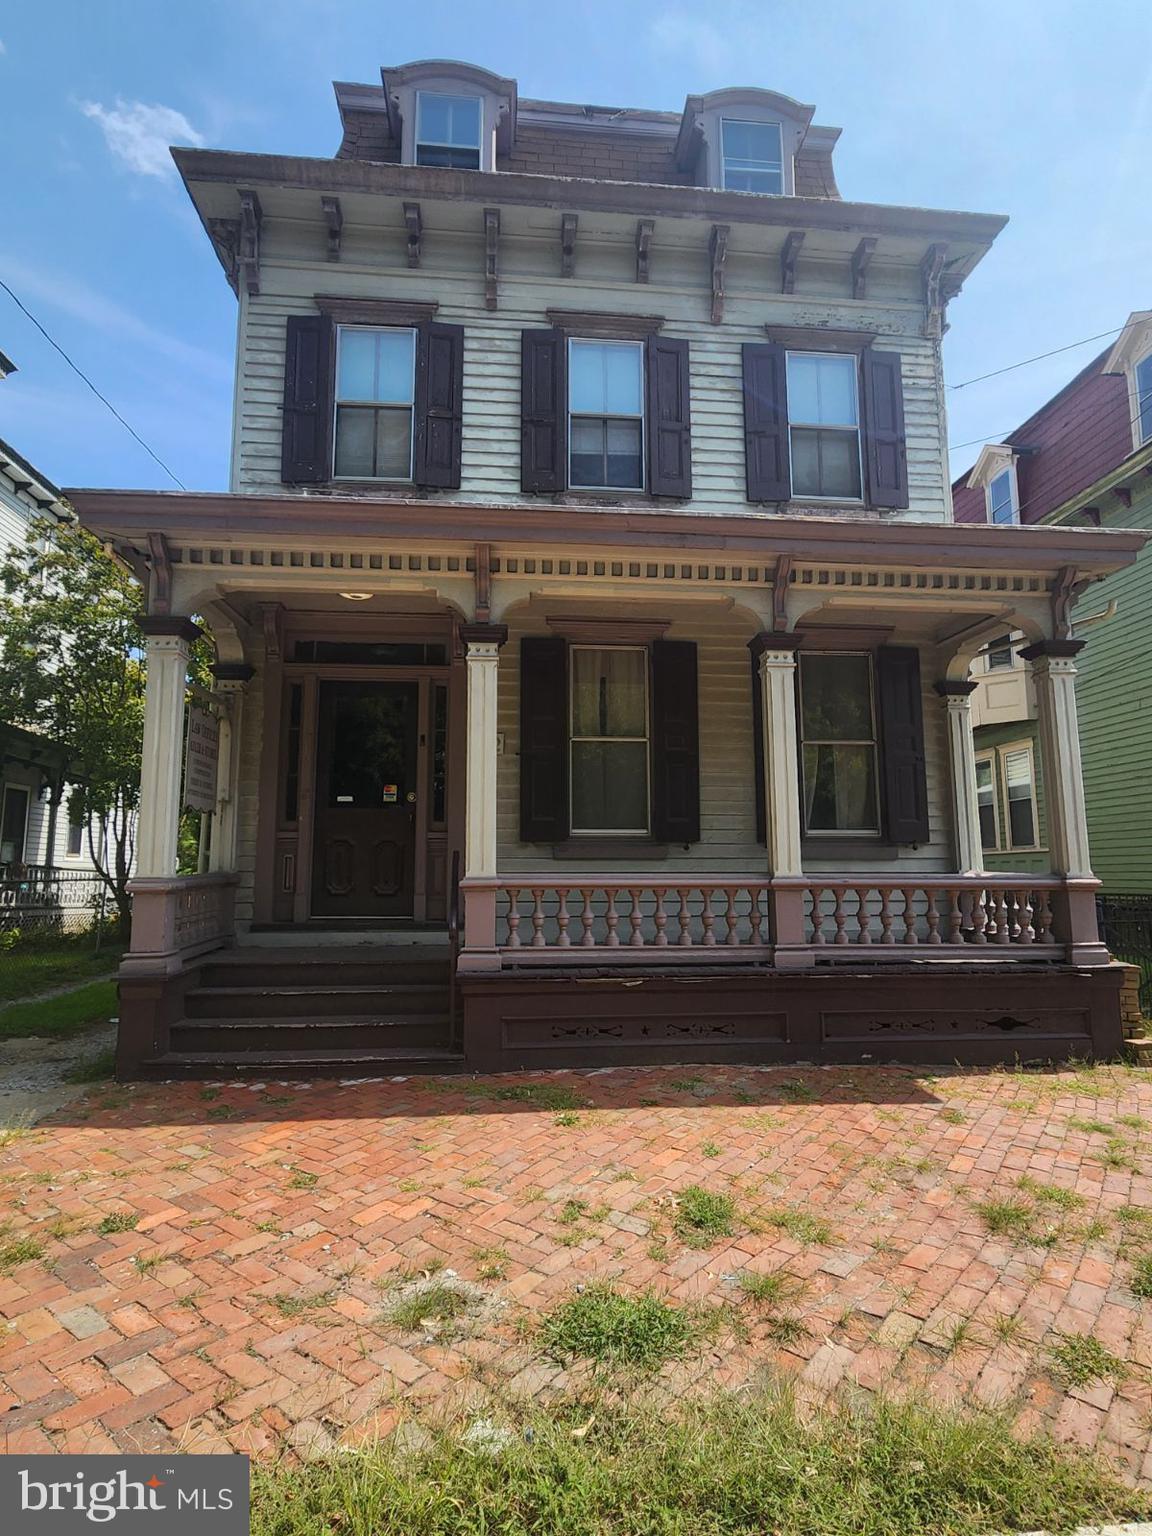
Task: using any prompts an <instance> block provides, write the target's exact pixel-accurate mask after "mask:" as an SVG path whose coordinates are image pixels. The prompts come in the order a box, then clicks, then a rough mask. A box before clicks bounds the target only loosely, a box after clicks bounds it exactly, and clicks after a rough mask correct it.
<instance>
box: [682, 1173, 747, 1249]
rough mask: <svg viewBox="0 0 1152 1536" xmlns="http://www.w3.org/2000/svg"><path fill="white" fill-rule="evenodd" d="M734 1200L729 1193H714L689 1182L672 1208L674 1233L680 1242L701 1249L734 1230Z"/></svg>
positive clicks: (727, 1235) (730, 1235)
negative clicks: (674, 1218)
mask: <svg viewBox="0 0 1152 1536" xmlns="http://www.w3.org/2000/svg"><path fill="white" fill-rule="evenodd" d="M735 1223H736V1202H735V1201H734V1200H733V1199H732V1197H731V1195H717V1194H714V1193H713V1192H712V1191H711V1190H707V1189H701V1188H700V1186H699V1184H689V1185H688V1188H687V1189H684V1190H681V1192H680V1196H679V1204H678V1205H677V1207H676V1233H677V1236H678V1237H679V1238H680V1239H681V1241H683V1242H685V1243H688V1244H690V1245H691V1246H692V1247H696V1248H703V1247H706V1246H707V1245H708V1244H709V1243H714V1242H716V1240H717V1239H718V1238H721V1237H732V1236H733V1234H734V1233H735V1231H736V1226H735Z"/></svg>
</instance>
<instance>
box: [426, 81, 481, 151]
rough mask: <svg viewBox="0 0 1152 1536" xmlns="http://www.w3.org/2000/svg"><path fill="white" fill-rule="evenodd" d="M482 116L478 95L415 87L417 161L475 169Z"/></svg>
mask: <svg viewBox="0 0 1152 1536" xmlns="http://www.w3.org/2000/svg"><path fill="white" fill-rule="evenodd" d="M481 116H482V112H481V101H480V98H479V96H447V95H441V93H440V92H439V91H417V93H416V164H417V165H446V166H449V167H450V168H451V169H452V170H456V171H478V170H479V169H480V119H481Z"/></svg>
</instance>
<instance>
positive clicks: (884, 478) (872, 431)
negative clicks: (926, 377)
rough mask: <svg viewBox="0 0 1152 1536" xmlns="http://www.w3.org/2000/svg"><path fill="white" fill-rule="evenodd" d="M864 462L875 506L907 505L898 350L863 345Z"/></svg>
mask: <svg viewBox="0 0 1152 1536" xmlns="http://www.w3.org/2000/svg"><path fill="white" fill-rule="evenodd" d="M860 361H861V370H862V372H863V374H864V462H865V464H866V466H867V469H868V500H869V503H870V504H871V505H872V506H874V507H906V506H907V505H908V448H907V444H906V442H905V439H904V380H903V377H902V375H901V372H900V354H899V352H874V351H873V350H872V348H871V347H865V348H864V352H863V355H862V357H861V360H860Z"/></svg>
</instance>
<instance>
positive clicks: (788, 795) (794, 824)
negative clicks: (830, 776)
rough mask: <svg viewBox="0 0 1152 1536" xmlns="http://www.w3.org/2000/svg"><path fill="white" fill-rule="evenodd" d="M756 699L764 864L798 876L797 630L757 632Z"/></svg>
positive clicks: (775, 871)
mask: <svg viewBox="0 0 1152 1536" xmlns="http://www.w3.org/2000/svg"><path fill="white" fill-rule="evenodd" d="M752 644H753V647H754V648H755V652H756V654H757V655H758V656H759V669H760V698H761V703H762V706H763V717H764V806H765V811H766V820H767V824H768V868H769V871H770V872H771V873H772V874H773V875H801V874H803V872H804V869H803V863H802V860H801V856H800V757H799V750H798V746H797V738H796V646H797V645H798V644H799V641H798V639H797V637H796V636H795V635H773V634H762V635H757V637H756V639H755V640H754V641H753V642H752Z"/></svg>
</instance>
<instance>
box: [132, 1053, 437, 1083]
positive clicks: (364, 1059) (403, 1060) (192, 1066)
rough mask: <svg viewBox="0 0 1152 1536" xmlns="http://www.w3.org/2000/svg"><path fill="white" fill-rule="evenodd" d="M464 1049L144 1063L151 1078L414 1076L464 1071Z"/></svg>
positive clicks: (195, 1056) (166, 1058)
mask: <svg viewBox="0 0 1152 1536" xmlns="http://www.w3.org/2000/svg"><path fill="white" fill-rule="evenodd" d="M464 1070H465V1066H464V1057H463V1055H462V1054H461V1053H460V1052H458V1051H450V1050H447V1049H439V1048H435V1047H430V1048H428V1049H426V1050H419V1051H417V1050H408V1049H405V1048H403V1047H392V1046H377V1047H374V1048H373V1049H366V1050H340V1051H331V1050H302V1051H294V1050H275V1049H268V1050H260V1051H191V1050H189V1051H168V1052H167V1053H166V1054H165V1055H163V1056H157V1057H154V1058H153V1060H151V1061H149V1062H146V1063H144V1065H143V1066H142V1067H141V1075H142V1076H145V1077H150V1078H170V1077H192V1078H197V1077H212V1076H213V1075H218V1076H221V1077H234V1076H236V1075H237V1073H243V1074H244V1075H245V1076H251V1075H254V1074H259V1075H261V1076H263V1075H265V1074H267V1075H272V1074H275V1076H277V1077H345V1076H348V1075H350V1074H354V1075H356V1076H365V1077H395V1076H404V1077H409V1076H414V1075H416V1074H421V1073H435V1074H438V1075H439V1074H444V1073H449V1072H463V1071H464Z"/></svg>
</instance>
